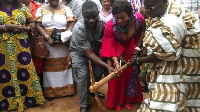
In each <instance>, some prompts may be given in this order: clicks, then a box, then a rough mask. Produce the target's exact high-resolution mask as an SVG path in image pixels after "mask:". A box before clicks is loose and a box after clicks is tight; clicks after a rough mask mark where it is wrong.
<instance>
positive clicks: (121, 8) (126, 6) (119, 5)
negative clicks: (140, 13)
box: [112, 0, 133, 16]
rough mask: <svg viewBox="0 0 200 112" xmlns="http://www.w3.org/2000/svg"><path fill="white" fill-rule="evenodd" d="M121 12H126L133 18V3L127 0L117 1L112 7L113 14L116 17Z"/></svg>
mask: <svg viewBox="0 0 200 112" xmlns="http://www.w3.org/2000/svg"><path fill="white" fill-rule="evenodd" d="M120 12H126V13H127V14H128V16H131V15H132V14H133V7H132V6H131V3H130V2H127V1H125V0H115V2H114V3H113V5H112V14H113V16H114V15H115V14H118V13H120Z"/></svg>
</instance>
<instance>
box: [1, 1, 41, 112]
mask: <svg viewBox="0 0 200 112" xmlns="http://www.w3.org/2000/svg"><path fill="white" fill-rule="evenodd" d="M27 18H31V14H30V12H29V10H28V9H27V8H26V7H25V6H24V5H22V7H21V8H14V7H12V8H11V9H10V10H6V9H1V10H0V24H1V25H2V24H20V25H25V23H26V19H27ZM0 91H1V94H0V111H2V110H13V109H18V111H19V112H21V111H23V110H24V109H25V108H27V107H32V106H35V105H36V104H43V103H44V97H43V93H42V89H41V87H40V83H39V79H38V76H37V73H36V70H35V67H34V64H33V62H32V59H31V53H30V46H29V41H28V32H21V33H14V32H4V33H1V34H0Z"/></svg>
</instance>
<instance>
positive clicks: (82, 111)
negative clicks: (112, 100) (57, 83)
mask: <svg viewBox="0 0 200 112" xmlns="http://www.w3.org/2000/svg"><path fill="white" fill-rule="evenodd" d="M89 108H90V105H89V106H87V107H80V112H88V110H89Z"/></svg>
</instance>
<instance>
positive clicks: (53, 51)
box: [35, 0, 76, 101]
mask: <svg viewBox="0 0 200 112" xmlns="http://www.w3.org/2000/svg"><path fill="white" fill-rule="evenodd" d="M48 3H49V4H46V5H43V6H42V7H40V8H38V10H37V13H36V16H35V21H36V25H37V30H38V32H39V33H40V34H41V35H42V36H44V38H45V40H46V46H47V48H48V49H49V51H50V56H49V57H48V58H46V60H45V62H44V72H43V86H44V95H45V97H46V98H47V99H48V100H50V101H51V100H53V99H54V98H55V97H62V96H68V95H73V94H74V93H75V88H74V79H73V77H74V76H73V74H72V69H71V67H70V66H69V65H70V60H71V59H70V55H69V51H68V45H67V44H65V43H66V41H68V39H70V37H71V34H72V32H71V31H72V28H73V26H74V24H75V20H76V18H75V17H74V15H73V14H72V11H71V10H70V8H69V7H66V6H65V5H63V4H60V3H59V0H48ZM54 28H56V29H59V30H62V33H61V36H60V38H61V40H60V41H62V42H60V43H59V42H58V43H57V42H56V41H55V40H54V39H52V37H51V34H52V31H53V29H54Z"/></svg>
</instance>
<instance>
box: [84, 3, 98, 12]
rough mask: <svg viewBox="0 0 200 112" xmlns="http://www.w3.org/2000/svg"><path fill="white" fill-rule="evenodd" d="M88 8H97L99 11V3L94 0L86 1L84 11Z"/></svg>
mask: <svg viewBox="0 0 200 112" xmlns="http://www.w3.org/2000/svg"><path fill="white" fill-rule="evenodd" d="M87 9H95V10H96V11H97V12H98V8H97V4H96V3H95V2H93V1H85V2H84V3H83V4H82V13H83V12H84V11H85V10H87Z"/></svg>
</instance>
